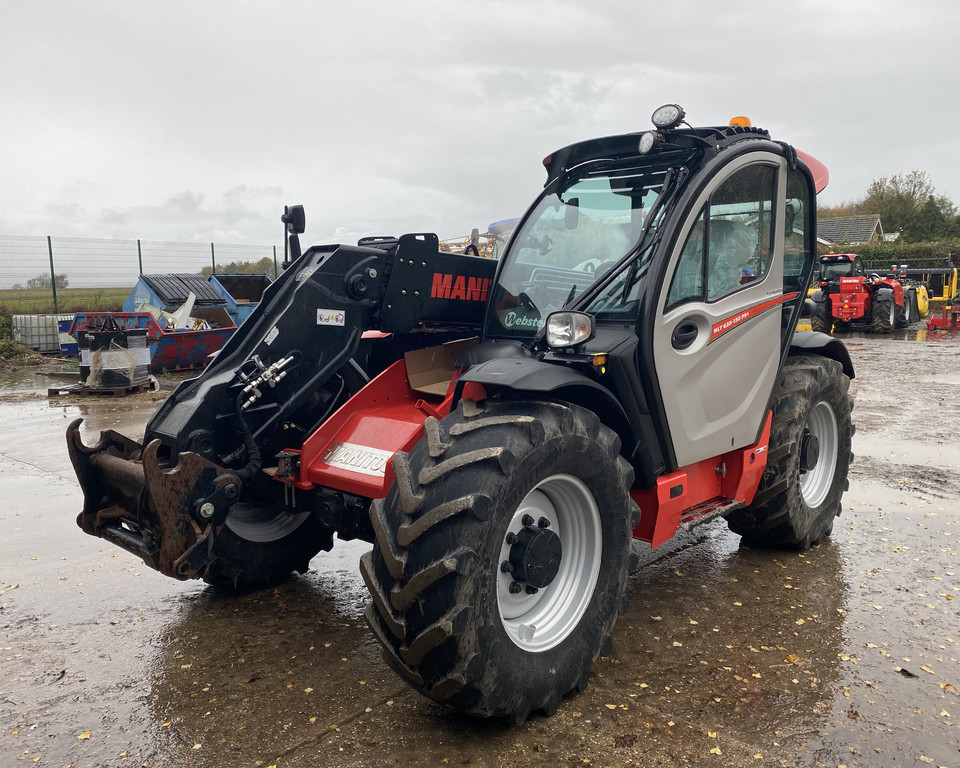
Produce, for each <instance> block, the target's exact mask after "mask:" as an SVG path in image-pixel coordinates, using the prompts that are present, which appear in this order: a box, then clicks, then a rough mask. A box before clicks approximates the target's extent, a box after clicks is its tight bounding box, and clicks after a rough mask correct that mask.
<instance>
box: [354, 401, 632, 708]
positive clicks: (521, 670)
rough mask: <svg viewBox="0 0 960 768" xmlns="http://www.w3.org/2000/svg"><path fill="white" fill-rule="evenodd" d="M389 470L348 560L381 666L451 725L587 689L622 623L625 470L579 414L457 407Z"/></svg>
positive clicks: (536, 406) (588, 415) (498, 405)
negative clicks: (353, 558)
mask: <svg viewBox="0 0 960 768" xmlns="http://www.w3.org/2000/svg"><path fill="white" fill-rule="evenodd" d="M425 433H426V434H425V437H424V438H423V439H422V440H421V441H420V442H419V443H418V444H417V446H416V447H415V448H414V449H413V451H412V452H410V454H405V453H398V454H397V455H396V456H395V458H394V459H393V467H394V471H395V473H396V482H395V483H394V484H393V487H392V488H391V490H390V493H389V494H388V496H387V498H386V499H384V500H382V501H376V502H374V504H373V505H372V507H371V510H370V517H371V520H372V523H373V527H374V530H375V533H376V543H375V546H374V549H373V550H372V551H371V552H368V553H367V554H365V555H364V556H363V558H362V559H361V564H360V567H361V573H362V574H363V578H364V580H365V581H366V583H367V586H368V588H369V589H370V593H371V595H372V598H373V599H372V602H371V603H370V605H369V606H368V608H367V611H366V617H367V621H368V622H369V624H370V626H371V628H372V629H373V631H374V633H375V635H376V636H377V638H378V639H379V640H380V642H381V643H382V645H383V647H384V656H385V658H386V660H387V662H388V663H389V664H390V665H391V666H392V667H393V668H394V670H396V671H397V672H398V673H399V674H400V676H401V677H403V678H404V679H406V680H407V681H408V682H409V683H410V684H411V685H412V686H413V687H414V688H416V689H417V690H419V691H420V692H422V693H424V694H425V695H426V696H428V697H430V698H431V699H434V700H435V701H439V702H443V703H444V704H446V705H448V706H450V707H452V708H453V709H456V710H459V711H462V712H467V713H470V714H474V715H480V716H499V717H506V718H508V719H510V720H511V721H513V722H515V723H520V722H523V721H524V720H525V719H526V718H527V717H528V716H529V715H530V714H531V713H533V712H537V711H542V712H544V713H546V714H552V713H553V712H555V711H556V709H557V708H558V707H559V705H560V700H561V698H562V697H563V696H564V695H565V694H566V693H568V692H570V691H572V690H582V689H583V688H585V687H586V685H587V680H588V678H589V674H590V667H591V665H592V664H593V662H594V661H595V659H596V658H597V657H598V656H599V654H600V651H601V649H602V647H603V646H604V644H605V642H607V640H608V638H609V636H610V632H611V630H612V629H613V625H614V622H615V621H616V617H617V614H618V612H619V613H622V612H624V611H625V610H626V599H625V597H624V588H625V585H626V580H627V574H628V568H629V567H630V564H631V563H630V561H631V559H632V555H631V535H632V529H633V528H634V527H635V526H636V524H637V523H638V522H639V510H638V509H637V507H636V505H635V504H634V503H633V501H632V500H631V498H630V495H629V488H630V485H631V483H632V481H633V470H632V468H631V467H630V465H629V464H628V463H627V462H626V461H625V460H624V459H623V458H621V457H620V441H619V439H618V438H617V436H616V435H615V434H614V433H613V432H612V431H611V430H609V429H607V428H606V427H604V426H603V425H602V424H601V423H600V421H599V420H598V418H597V417H596V415H595V414H593V413H592V412H590V411H588V410H585V409H582V408H578V407H575V406H569V405H563V404H559V403H550V402H539V401H538V402H530V401H523V402H509V401H502V402H499V401H498V402H493V401H487V402H486V403H485V404H484V405H482V406H478V405H476V404H475V403H473V402H472V401H464V402H463V403H461V404H460V406H459V407H458V409H457V410H455V411H453V412H452V413H451V414H450V415H449V416H447V417H446V418H444V419H443V420H442V421H437V420H436V419H433V418H428V419H427V420H426V422H425Z"/></svg>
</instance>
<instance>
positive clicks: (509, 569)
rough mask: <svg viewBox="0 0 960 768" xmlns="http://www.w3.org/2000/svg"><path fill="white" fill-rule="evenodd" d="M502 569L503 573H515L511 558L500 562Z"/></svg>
mask: <svg viewBox="0 0 960 768" xmlns="http://www.w3.org/2000/svg"><path fill="white" fill-rule="evenodd" d="M500 570H501V571H502V572H503V573H513V563H511V562H510V561H509V560H504V561H503V562H502V563H500Z"/></svg>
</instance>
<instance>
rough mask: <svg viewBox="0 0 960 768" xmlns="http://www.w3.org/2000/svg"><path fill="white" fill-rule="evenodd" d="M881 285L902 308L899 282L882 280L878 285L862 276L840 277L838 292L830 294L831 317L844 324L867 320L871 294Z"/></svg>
mask: <svg viewBox="0 0 960 768" xmlns="http://www.w3.org/2000/svg"><path fill="white" fill-rule="evenodd" d="M881 285H882V286H885V287H887V288H890V289H891V290H892V291H893V300H894V302H895V303H896V304H897V305H898V306H901V307H902V306H903V304H904V299H903V285H901V284H900V281H899V280H891V279H889V278H883V279H882V280H880V282H879V283H873V282H871V281H870V280H869V279H868V278H866V277H864V276H863V275H857V276H852V277H841V278H840V291H839V292H838V293H831V294H830V311H831V312H832V313H833V317H834V318H836V319H837V320H842V321H843V322H845V323H849V322H850V321H852V320H869V319H870V313H871V306H870V302H871V301H872V300H873V293H874V291H875V290H876V289H877V288H879V287H880V286H881Z"/></svg>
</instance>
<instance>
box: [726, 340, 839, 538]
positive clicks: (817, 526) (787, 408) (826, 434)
mask: <svg viewBox="0 0 960 768" xmlns="http://www.w3.org/2000/svg"><path fill="white" fill-rule="evenodd" d="M849 388H850V380H849V379H848V378H847V377H846V375H844V373H843V369H842V367H841V365H840V363H838V362H836V361H835V360H830V359H828V358H825V357H819V356H813V355H796V356H791V357H789V358H787V362H786V364H785V365H784V367H783V370H782V371H781V372H780V378H779V380H778V382H777V388H776V390H775V391H774V394H773V423H772V425H771V430H770V443H769V455H768V457H767V467H766V470H765V471H764V473H763V477H762V478H761V480H760V486H759V488H758V489H757V494H756V496H755V497H754V499H753V502H752V503H751V504H750V505H749V506H748V507H746V508H745V509H742V510H738V511H736V512H734V513H732V514H731V515H730V516H729V517H728V518H727V524H728V525H729V526H730V529H731V530H732V531H733V532H734V533H738V534H740V535H741V536H742V537H743V538H744V541H746V542H747V543H748V544H752V545H757V546H776V547H793V548H797V549H805V548H806V547H809V546H811V545H814V544H817V543H819V542H820V540H821V539H822V538H823V537H824V536H829V535H830V533H831V532H832V530H833V521H834V519H835V518H836V517H837V515H839V514H840V509H841V507H840V497H841V495H842V494H843V492H844V491H845V490H846V488H847V485H848V482H847V471H848V470H849V467H850V462H851V460H852V459H853V454H852V453H851V452H850V444H851V438H852V437H853V432H854V427H853V424H852V422H851V419H850V411H851V409H852V407H853V398H851V397H850V395H849V394H848V391H849Z"/></svg>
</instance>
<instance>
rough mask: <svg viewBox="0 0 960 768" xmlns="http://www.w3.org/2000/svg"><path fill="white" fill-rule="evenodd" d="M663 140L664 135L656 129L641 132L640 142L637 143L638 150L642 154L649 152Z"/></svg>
mask: <svg viewBox="0 0 960 768" xmlns="http://www.w3.org/2000/svg"><path fill="white" fill-rule="evenodd" d="M662 141H663V137H662V136H661V135H660V134H659V133H657V132H656V131H647V132H646V133H642V134H640V143H639V144H638V145H637V151H638V152H639V153H640V154H641V155H645V154H647V153H648V152H649V151H650V150H652V149H653V148H654V147H655V146H657V145H658V144H660V143H661V142H662Z"/></svg>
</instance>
